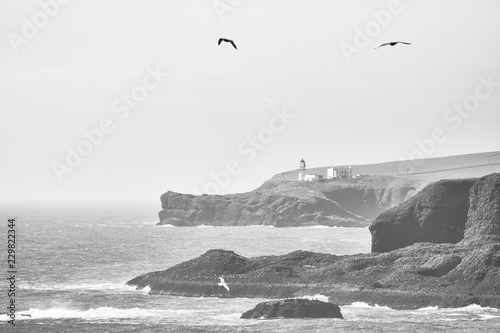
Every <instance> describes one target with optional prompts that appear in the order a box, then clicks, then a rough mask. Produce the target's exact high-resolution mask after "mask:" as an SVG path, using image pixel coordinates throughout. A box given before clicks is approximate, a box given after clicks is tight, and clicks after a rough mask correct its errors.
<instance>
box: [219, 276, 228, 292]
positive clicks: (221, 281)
mask: <svg viewBox="0 0 500 333" xmlns="http://www.w3.org/2000/svg"><path fill="white" fill-rule="evenodd" d="M219 279H220V282H219V283H217V284H218V285H219V286H221V287H224V288H226V289H227V291H229V287H228V286H227V283H226V282H225V281H224V278H223V277H222V276H219Z"/></svg>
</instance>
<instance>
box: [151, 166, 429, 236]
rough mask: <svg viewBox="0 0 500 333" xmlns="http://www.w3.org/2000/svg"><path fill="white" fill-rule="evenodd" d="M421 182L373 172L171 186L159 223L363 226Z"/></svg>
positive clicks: (162, 197)
mask: <svg viewBox="0 0 500 333" xmlns="http://www.w3.org/2000/svg"><path fill="white" fill-rule="evenodd" d="M421 185H422V182H421V181H417V180H408V179H404V178H397V177H389V176H371V177H361V178H356V179H335V180H328V181H324V182H299V181H275V180H270V181H267V182H266V183H264V184H263V185H262V186H261V187H259V188H257V189H256V190H254V191H252V192H248V193H240V194H231V195H199V196H195V195H190V194H180V193H175V192H170V191H169V192H166V193H164V194H163V195H162V196H161V204H162V208H163V210H162V211H160V213H159V218H160V222H159V223H158V224H159V225H162V224H173V225H175V226H177V225H178V224H177V223H176V222H177V221H182V225H183V226H185V225H189V226H197V225H201V224H204V225H217V226H221V225H224V226H244V225H273V226H276V227H293V226H305V225H314V224H321V225H327V226H350V227H366V226H368V225H369V224H370V223H371V221H372V220H373V219H374V218H375V217H376V216H377V215H378V214H380V213H381V212H383V211H384V210H386V209H388V208H390V207H392V206H395V205H398V204H400V203H402V202H404V201H405V200H406V199H407V198H408V197H410V196H412V195H413V194H414V193H416V192H417V191H418V189H419V187H420V186H421ZM172 222H173V223H172Z"/></svg>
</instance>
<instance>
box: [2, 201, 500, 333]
mask: <svg viewBox="0 0 500 333" xmlns="http://www.w3.org/2000/svg"><path fill="white" fill-rule="evenodd" d="M157 210H158V207H157V205H156V203H153V204H130V203H128V204H123V203H122V204H106V205H103V204H91V203H78V204H58V205H54V204H52V205H50V204H5V203H3V204H2V203H0V218H1V220H2V222H1V227H0V232H1V235H2V236H1V237H0V239H1V241H0V242H1V243H2V244H3V245H0V249H1V250H0V251H2V252H3V253H2V254H1V255H0V257H1V258H2V261H1V268H0V278H1V280H0V281H3V282H2V287H1V297H0V307H1V309H2V310H0V312H5V311H6V307H7V306H8V301H9V297H7V289H8V288H9V286H8V281H7V280H6V278H7V277H8V273H7V219H8V218H16V228H15V229H16V249H15V250H16V269H17V274H16V283H15V288H16V297H15V301H16V320H15V323H16V325H15V327H14V326H12V325H10V324H9V323H8V322H7V320H9V318H8V317H7V316H6V315H0V332H10V331H12V332H14V331H15V332H467V333H469V332H498V331H500V311H499V310H497V309H491V308H483V307H479V306H477V305H471V306H468V307H466V308H460V309H440V308H435V307H432V308H423V309H418V310H412V311H402V310H393V309H390V308H387V307H380V306H369V305H367V304H364V303H354V304H351V305H348V306H341V311H342V313H343V315H344V317H345V320H339V319H319V320H318V319H293V320H291V319H290V320H288V319H277V320H276V319H275V320H244V319H240V318H239V316H240V315H241V313H243V312H245V311H247V310H249V309H251V308H253V307H254V306H255V305H256V304H257V303H259V302H262V301H265V300H266V299H262V298H253V299H252V298H236V299H218V298H190V297H172V296H149V295H148V294H147V290H135V289H134V288H131V287H127V286H125V282H126V281H128V280H129V279H132V278H133V277H135V276H137V275H140V274H143V273H146V272H150V271H155V270H163V269H166V268H168V267H170V266H171V265H174V264H177V263H179V262H182V261H185V260H188V259H192V258H194V257H196V256H198V255H200V254H202V253H204V252H205V251H207V250H209V249H213V248H222V249H227V250H233V251H235V252H236V253H239V254H241V255H244V256H260V255H269V254H284V253H288V252H291V251H294V250H298V249H301V250H310V251H318V252H327V253H332V254H354V253H360V252H369V250H370V234H369V231H368V229H367V228H314V227H312V228H282V229H278V228H272V227H262V226H256V227H198V228H174V227H168V226H164V227H155V225H154V224H155V223H156V221H157ZM311 296H314V297H317V298H319V299H322V296H321V295H311ZM4 309H5V310H4ZM22 314H24V315H28V314H29V315H30V317H28V316H21V315H22Z"/></svg>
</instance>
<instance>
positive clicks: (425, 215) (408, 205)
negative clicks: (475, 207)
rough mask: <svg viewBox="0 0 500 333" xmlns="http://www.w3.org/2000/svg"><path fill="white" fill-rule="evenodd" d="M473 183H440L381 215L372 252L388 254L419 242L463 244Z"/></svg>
mask: <svg viewBox="0 0 500 333" xmlns="http://www.w3.org/2000/svg"><path fill="white" fill-rule="evenodd" d="M473 183H474V180H445V181H439V182H437V183H434V184H433V185H432V186H427V187H426V188H425V189H424V190H422V191H421V192H419V193H418V194H417V195H415V196H414V197H413V198H411V199H409V200H408V201H406V202H404V203H403V204H401V205H399V206H397V207H394V208H391V209H389V210H387V211H386V212H384V213H382V214H380V216H378V217H377V219H376V220H375V221H374V222H373V224H372V225H371V226H370V232H371V234H372V251H373V252H389V251H392V250H395V249H398V248H402V247H405V246H408V245H411V244H414V243H416V242H432V243H457V242H459V241H460V240H462V238H463V236H464V230H465V222H466V221H467V213H468V211H469V196H470V194H469V192H470V189H471V186H472V184H473Z"/></svg>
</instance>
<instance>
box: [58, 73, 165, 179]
mask: <svg viewBox="0 0 500 333" xmlns="http://www.w3.org/2000/svg"><path fill="white" fill-rule="evenodd" d="M167 76H168V73H167V72H163V71H162V70H161V69H160V67H159V66H158V65H156V68H155V69H153V68H152V67H150V66H148V67H147V68H146V74H145V75H144V77H143V79H142V82H141V84H138V85H136V86H134V87H133V88H132V89H131V90H130V92H129V93H124V94H121V95H120V97H119V98H116V99H114V100H113V101H112V102H111V106H110V110H111V112H112V113H113V114H115V117H118V119H119V120H125V119H127V118H128V117H129V116H130V112H131V110H134V109H137V108H139V106H140V105H141V102H143V101H144V100H145V99H146V98H147V97H148V95H149V93H151V92H152V91H153V90H155V89H157V88H158V87H159V86H160V84H161V83H162V82H163V80H164V79H165V78H166V77H167ZM116 125H117V122H116V121H113V119H112V118H110V117H104V118H102V119H101V120H100V121H99V123H98V125H97V126H96V127H94V128H91V129H84V130H82V137H83V138H82V139H80V140H79V141H78V142H77V143H76V144H75V145H74V146H73V147H71V146H69V145H66V156H65V158H64V160H63V161H62V162H59V161H53V162H52V163H51V166H52V170H53V171H54V174H55V176H56V177H57V179H58V180H59V182H62V181H63V180H64V178H63V176H64V175H66V174H71V173H72V172H73V171H74V170H75V169H76V168H77V167H78V166H80V164H82V162H83V160H84V159H85V157H87V156H89V155H90V154H92V152H93V151H94V148H96V147H98V146H100V145H101V144H102V143H103V141H104V139H105V138H106V135H109V134H111V133H113V131H114V130H115V129H116Z"/></svg>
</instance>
